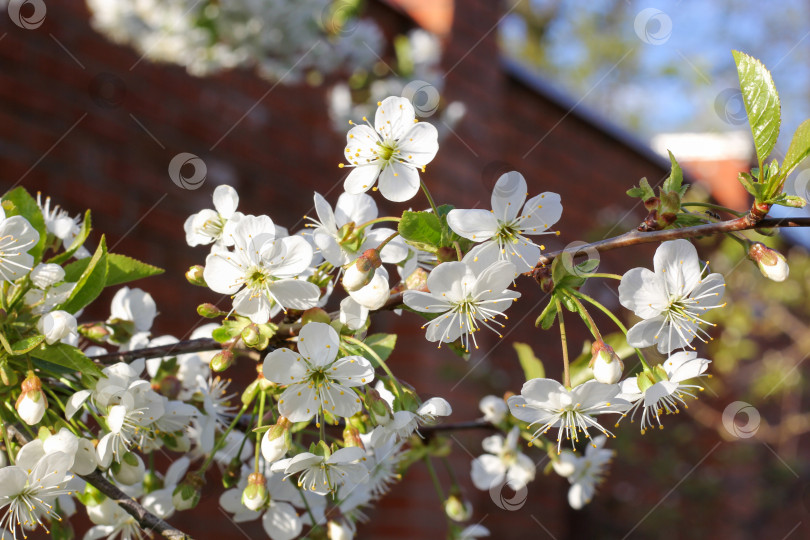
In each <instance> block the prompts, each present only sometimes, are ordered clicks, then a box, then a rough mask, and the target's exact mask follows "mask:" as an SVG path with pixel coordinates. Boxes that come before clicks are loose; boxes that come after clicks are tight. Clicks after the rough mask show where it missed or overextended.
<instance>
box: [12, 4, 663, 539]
mask: <svg viewBox="0 0 810 540" xmlns="http://www.w3.org/2000/svg"><path fill="white" fill-rule="evenodd" d="M370 11H371V13H372V15H373V16H375V17H376V18H377V19H378V20H379V21H381V23H382V24H383V26H384V27H385V28H386V31H387V32H389V33H395V32H402V31H405V30H407V29H408V28H409V27H410V25H411V22H410V21H409V19H408V18H407V17H405V16H403V15H402V14H400V13H397V12H395V11H393V10H392V9H390V8H389V7H388V6H384V5H380V4H372V5H371V6H370ZM501 16H502V11H501V6H500V4H499V3H498V2H493V1H491V0H467V1H465V2H462V3H459V5H457V6H456V9H455V15H454V20H453V21H452V30H451V32H450V34H449V36H448V37H447V41H446V50H445V54H444V58H443V66H444V68H445V69H446V70H448V74H447V77H446V87H445V92H444V93H445V95H444V96H443V97H444V98H446V99H448V100H460V101H463V102H464V103H465V104H466V105H467V107H468V112H467V115H466V117H465V118H464V120H463V121H462V122H461V124H460V125H459V126H457V128H455V133H453V134H451V135H449V136H448V138H447V139H446V140H445V141H444V143H443V144H442V147H441V149H440V152H439V155H438V157H437V159H436V160H435V161H434V163H433V164H431V165H430V166H429V167H428V170H427V174H426V175H425V176H424V178H425V179H426V180H427V182H428V183H429V184H430V186H431V189H432V191H433V193H434V196H435V197H436V198H437V199H438V200H441V201H447V202H452V203H453V204H455V205H456V206H459V207H473V206H476V205H477V206H479V207H487V208H488V205H489V194H490V189H491V186H492V185H493V184H494V181H495V179H496V178H497V174H498V173H500V172H503V171H504V170H505V168H506V167H509V168H514V169H517V170H519V171H520V172H522V173H523V174H524V176H525V177H526V179H527V181H528V183H529V186H530V187H529V190H530V192H531V194H532V195H534V194H535V193H538V192H541V191H546V190H549V191H556V192H559V193H561V194H562V199H563V205H564V207H565V212H564V213H563V218H562V221H561V223H560V225H559V228H560V229H561V230H563V231H564V235H563V236H562V237H560V238H557V239H555V238H554V237H547V239H548V241H546V242H545V243H546V245H547V246H548V247H549V248H550V249H551V248H554V247H562V246H564V245H565V244H567V243H568V242H571V241H574V240H587V239H590V238H592V236H593V233H592V231H593V230H594V229H595V228H600V227H603V226H604V224H605V222H606V220H609V219H614V220H615V219H618V218H619V217H621V215H620V214H619V215H614V214H611V208H613V207H614V206H615V205H618V204H622V205H623V206H624V207H628V204H627V200H626V199H625V197H624V195H623V193H624V190H625V189H626V188H627V187H628V186H629V185H631V184H633V183H635V182H637V180H638V178H640V177H642V176H647V177H648V178H649V179H650V180H651V182H653V183H655V182H657V181H658V180H660V179H661V177H662V176H663V175H664V174H665V171H664V169H662V168H661V166H660V163H659V162H657V161H653V160H651V159H649V158H648V157H644V156H642V155H640V154H639V153H638V152H636V151H635V150H634V148H632V147H631V146H628V145H626V144H624V143H622V142H620V141H618V140H616V138H614V137H612V136H610V135H608V134H607V133H605V132H603V131H600V130H598V129H596V128H595V127H594V126H593V125H591V124H590V123H589V122H587V121H586V120H585V119H583V118H582V117H580V116H579V115H578V112H577V111H574V113H573V114H570V111H569V110H568V109H566V108H565V107H563V106H561V105H560V104H555V103H553V102H552V101H549V100H547V99H545V98H544V97H543V96H542V95H539V94H538V93H537V92H536V91H534V90H532V89H531V88H530V87H528V86H527V85H526V84H524V83H523V82H521V81H519V80H517V79H515V78H514V77H511V76H509V75H508V74H507V72H506V71H505V70H503V69H502V68H501V66H500V63H499V55H498V48H497V42H496V38H497V31H494V26H495V25H496V23H497V21H498V20H499V19H500V17H501ZM88 20H89V15H88V13H87V10H86V7H85V6H84V4H83V2H78V1H70V2H69V1H65V0H63V1H58V2H57V1H52V2H48V13H47V17H46V20H45V22H44V24H43V25H42V26H41V27H40V28H38V29H36V30H22V29H20V28H18V27H17V26H15V25H13V24H12V23H11V22H10V21H9V20H8V19H7V18H6V17H5V16H0V35H2V36H4V37H3V38H2V39H0V161H1V162H2V169H1V170H2V174H1V175H0V187H2V188H3V191H5V190H6V189H8V188H9V187H10V186H12V185H22V186H25V187H26V188H27V189H28V190H29V191H30V192H32V193H36V192H37V191H42V192H43V194H46V195H50V196H52V197H53V198H54V199H55V201H56V202H58V203H60V204H62V205H63V206H64V207H66V208H67V209H69V210H70V212H71V213H73V214H77V213H79V212H82V211H83V210H84V209H85V208H91V209H92V211H93V218H94V228H95V232H94V234H93V235H92V236H91V243H92V244H93V245H95V243H96V242H97V241H98V238H99V232H103V233H105V234H106V235H107V242H108V245H109V246H110V247H111V248H112V247H113V246H114V250H115V251H116V252H119V253H125V254H128V255H130V256H133V257H137V258H139V259H141V260H144V261H147V262H150V263H152V264H155V265H157V266H160V267H163V268H165V269H166V274H164V275H162V276H160V277H156V278H153V279H150V280H148V281H145V282H142V283H139V284H137V286H140V287H142V288H144V289H146V290H148V291H149V292H151V293H152V294H153V295H154V296H155V297H156V299H157V301H158V306H159V310H160V316H159V317H158V319H157V321H156V332H157V333H158V334H162V333H172V334H174V335H176V336H177V337H180V338H182V337H184V336H185V335H187V333H188V332H189V329H190V328H191V327H192V325H195V324H197V323H198V322H200V321H199V320H198V317H197V316H196V314H195V311H194V308H195V306H196V304H198V303H200V302H203V301H212V300H213V299H214V298H215V296H214V295H213V294H207V293H206V292H205V291H203V290H201V289H198V288H194V287H191V286H190V285H188V284H187V283H186V282H185V279H184V278H183V272H184V271H185V270H186V269H187V268H188V266H190V265H192V264H196V263H201V262H202V261H203V259H204V255H205V250H204V249H191V248H188V247H187V246H186V245H185V242H184V235H183V230H182V225H183V221H184V220H185V218H186V217H187V216H188V215H189V214H191V213H193V212H196V211H198V210H200V209H201V208H207V207H211V200H210V197H211V192H212V190H213V188H214V186H215V185H216V184H218V183H229V184H231V185H233V186H234V187H236V188H237V190H238V192H239V194H240V197H241V202H240V206H239V209H240V210H242V211H243V212H245V213H253V214H258V213H268V214H269V215H270V216H271V217H272V218H273V219H274V220H275V221H276V222H277V223H279V224H281V225H284V226H287V227H289V228H290V229H291V230H297V229H299V228H300V227H301V224H302V221H301V220H302V216H303V215H304V214H305V213H307V212H311V197H312V192H313V191H314V190H317V191H319V192H320V193H322V194H324V195H326V197H327V198H328V199H329V200H330V201H331V202H334V201H335V200H336V199H337V196H338V194H339V192H340V190H341V185H342V175H343V171H341V170H340V169H338V168H337V163H339V162H340V161H341V160H342V148H343V144H344V140H345V139H344V136H343V135H339V134H335V133H333V132H332V130H331V128H330V127H329V122H328V117H327V113H326V109H325V102H324V89H323V88H310V87H306V86H301V87H287V86H284V85H274V84H273V83H271V82H267V81H264V80H260V79H258V78H256V77H254V76H253V75H252V74H251V73H249V72H244V71H237V72H231V73H227V74H223V75H217V76H213V77H208V78H204V79H199V78H194V77H191V76H189V75H188V74H187V73H186V72H185V71H184V69H183V68H181V67H177V66H170V65H155V64H151V63H149V62H148V61H147V60H141V59H140V58H139V55H138V54H136V53H135V52H134V51H133V50H131V49H129V48H127V47H121V46H117V45H114V44H112V43H110V42H108V41H107V40H106V39H105V38H104V37H102V36H101V35H99V34H97V33H96V32H95V31H94V30H93V29H92V28H91V27H90V26H89V23H88ZM102 83H106V88H107V89H109V88H114V89H115V91H114V92H113V93H112V94H108V95H102V94H101V93H100V92H99V91H98V87H99V86H104V84H102ZM541 139H542V142H541V143H540V144H538V145H537V146H536V148H534V150H532V151H531V152H528V151H529V150H530V149H531V148H532V147H533V146H534V145H535V144H536V143H537V142H538V141H540V140H541ZM179 152H191V153H194V154H197V155H198V156H200V157H201V158H202V159H203V160H204V161H205V162H206V164H207V167H208V179H207V181H206V184H205V185H204V186H203V187H202V188H201V189H199V190H196V191H185V190H182V189H180V188H178V187H177V186H175V185H174V184H173V183H172V182H171V180H170V179H169V177H168V174H167V167H168V164H169V161H170V160H171V158H172V157H173V156H174V155H176V154H177V153H179ZM527 152H528V154H527ZM376 198H377V199H378V201H380V203H381V204H380V206H381V207H386V206H387V205H386V204H383V202H384V201H382V200H381V199H380V198H379V197H376ZM412 204H413V205H414V206H415V207H421V206H427V204H426V202H425V201H424V200H422V199H420V198H419V197H417V198H416V199H414V201H413V202H412ZM616 207H618V206H616ZM641 218H642V214H641V210H640V209H638V208H637V209H636V211H635V213H634V214H631V216H630V218H629V219H630V222H629V223H632V222H633V221H635V222H638V221H639V220H640V219H641ZM604 232H607V228H605V229H604ZM615 232H616V231H614V234H615ZM603 260H604V266H603V268H608V269H610V268H613V269H614V270H617V271H618V270H620V269H622V268H625V267H626V266H625V264H626V261H624V263H623V264H622V265H621V266H620V265H618V264H615V261H617V260H618V261H620V260H621V259H616V258H614V257H612V256H605V258H604V259H603ZM519 288H520V290H521V291H522V292H523V294H524V299H523V301H522V302H519V303H518V304H516V305H515V307H514V308H513V309H512V310H511V312H510V313H509V315H510V318H509V323H508V326H507V331H508V332H509V335H508V339H504V340H503V341H498V339H497V337H495V336H494V335H484V336H481V337H480V340H481V341H480V342H479V343H480V345H481V348H480V350H479V351H476V352H475V353H474V354H473V357H472V359H471V360H470V361H469V362H468V363H464V362H463V361H462V360H460V359H458V358H456V357H455V356H454V355H453V354H452V353H451V352H450V351H448V350H445V349H442V350H441V351H437V350H436V349H435V347H434V346H433V345H430V344H428V343H427V342H426V341H425V340H424V338H423V331H422V330H420V328H419V326H420V323H419V320H418V319H416V318H415V317H412V316H410V315H408V314H404V315H403V316H402V317H401V318H398V317H396V316H395V315H393V314H387V315H385V316H384V317H382V318H381V320H380V321H379V323H378V325H377V327H376V328H375V329H374V330H378V331H392V330H396V331H397V332H399V333H400V346H399V348H398V350H397V352H396V353H395V355H394V357H393V359H392V364H393V369H394V371H395V372H397V373H401V374H403V376H404V378H405V380H408V381H410V382H412V383H414V385H415V386H416V387H417V388H418V390H419V391H420V393H421V394H423V395H425V396H431V395H442V396H444V397H446V398H447V399H448V400H449V401H450V402H451V404H452V405H453V407H454V415H453V419H456V420H466V419H471V418H475V417H477V416H478V415H479V413H478V410H477V399H478V397H479V396H481V395H484V393H489V392H494V393H502V392H504V391H505V390H507V389H511V390H513V391H519V388H520V384H521V383H522V381H523V379H522V374H521V373H520V370H519V368H518V367H517V362H516V358H515V356H514V353H513V352H512V349H511V346H510V345H509V342H510V341H511V340H513V339H515V340H521V341H528V342H530V343H532V344H533V345H534V346H535V348H536V350H537V351H538V354H539V355H540V357H541V358H543V359H544V360H545V361H546V365H547V367H548V369H549V371H550V372H551V373H552V374H556V373H557V372H558V371H559V370H560V367H559V365H558V364H559V362H558V360H557V359H558V358H559V351H558V349H559V342H558V341H555V337H554V335H553V333H548V334H547V335H543V336H542V337H540V335H539V333H538V331H536V330H535V329H534V327H533V325H532V324H531V323H532V322H533V320H534V317H536V314H537V311H538V309H537V308H538V306H539V302H541V301H542V300H543V295H542V294H541V293H540V291H539V289H538V288H537V287H536V286H533V284H532V283H530V282H528V280H526V281H525V282H521V283H520V284H519ZM591 294H594V295H597V296H599V297H600V298H602V299H603V300H605V301H606V302H608V303H612V304H613V305H615V303H616V300H615V298H613V296H612V295H611V294H610V293H609V292H608V291H607V290H593V291H591ZM110 297H111V295H109V294H108V295H106V298H105V300H106V299H109V298H110ZM107 313H108V312H107V303H106V302H105V301H102V302H100V304H99V307H97V308H96V309H95V310H93V311H91V312H90V313H89V315H95V316H98V317H106V315H107ZM571 320H572V321H573V318H571ZM521 323H522V325H521ZM574 337H575V338H576V337H584V334H582V332H579V333H578V334H577V333H575V336H574ZM572 343H576V339H574V340H573V341H572ZM461 379H463V384H458V386H456V385H457V383H459V381H460V380H461ZM454 438H455V439H456V442H457V447H456V449H455V452H454V454H453V456H452V458H451V463H452V465H453V467H454V469H455V471H456V474H457V475H458V476H459V478H461V479H462V480H463V482H465V495H466V496H467V497H469V498H470V499H471V500H472V502H473V503H474V506H475V509H476V514H475V517H474V518H473V519H474V521H478V520H482V521H481V523H482V524H483V525H485V526H487V527H488V528H490V530H492V531H493V537H494V538H502V539H510V538H519V537H520V538H522V537H524V536H525V535H526V534H530V535H532V536H537V537H542V536H543V534H545V533H543V532H541V531H540V529H539V527H538V525H537V523H538V522H540V523H542V524H543V526H544V527H546V528H547V529H548V530H549V531H551V532H552V533H553V534H554V536H556V537H558V538H562V537H565V536H566V534H568V531H570V524H569V520H575V519H576V518H574V514H573V513H572V512H570V511H569V510H568V509H567V506H566V505H565V491H566V489H567V484H566V482H565V481H563V480H561V479H559V478H557V477H555V476H550V477H542V476H541V475H540V474H539V473H538V476H539V477H538V480H536V481H535V482H534V483H533V484H531V485H530V489H529V493H530V494H529V499H528V501H527V503H526V506H525V507H524V509H523V510H522V511H521V512H514V513H512V512H505V511H503V510H500V509H499V508H497V507H496V506H495V505H494V504H492V502H491V500H490V497H489V494H488V493H482V492H478V491H476V490H475V489H474V488H472V486H471V485H470V484H469V481H468V480H467V478H468V476H469V466H470V459H471V458H472V456H473V455H477V454H479V453H480V451H481V450H480V441H481V438H482V434H481V433H458V434H456V435H454ZM540 457H541V456H537V458H538V459H540ZM437 465H439V474H440V475H441V476H442V477H443V478H445V479H446V478H447V475H446V473H445V471H443V470H442V467H441V464H440V463H437ZM214 484H215V480H212V481H211V482H210V483H209V486H214ZM436 503H437V501H436V495H435V493H434V492H433V489H432V487H431V484H430V481H429V479H428V477H427V473H426V471H425V468H424V466H423V465H421V464H418V465H415V466H414V467H413V468H412V470H411V472H410V473H409V476H408V477H407V479H406V481H405V482H403V484H402V485H400V486H398V487H397V488H396V489H395V490H394V491H393V492H392V493H391V494H390V495H389V496H388V497H387V498H386V499H385V501H384V503H383V504H382V505H381V507H380V508H378V509H376V510H373V511H371V512H370V516H371V519H372V523H371V524H370V525H368V526H366V527H363V528H361V531H360V535H359V536H360V538H379V539H405V538H441V537H442V536H443V534H444V531H445V527H446V525H445V520H444V517H443V515H442V513H441V511H440V510H439V508H438V506H437V504H436ZM597 504H598V503H597ZM172 521H173V523H176V524H177V525H178V526H179V527H180V528H183V529H186V530H187V531H188V532H189V533H191V534H192V535H193V536H195V537H197V538H213V537H220V536H228V537H230V536H233V535H236V534H238V533H237V531H235V530H234V526H233V525H232V524H231V523H230V522H229V521H228V520H227V519H226V518H225V516H224V514H222V513H220V511H219V510H218V509H217V503H216V496H213V495H211V496H209V497H208V498H207V499H206V500H204V501H203V503H202V504H201V506H200V510H198V511H195V512H193V513H184V514H180V515H178V516H176V517H175V518H174V519H173V520H172ZM240 527H241V528H242V530H243V532H245V533H246V534H247V535H248V536H249V537H257V538H258V537H263V536H264V533H263V531H262V530H261V529H260V526H259V525H258V523H252V524H251V523H248V524H240Z"/></svg>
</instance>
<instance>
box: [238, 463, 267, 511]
mask: <svg viewBox="0 0 810 540" xmlns="http://www.w3.org/2000/svg"><path fill="white" fill-rule="evenodd" d="M266 482H267V480H266V479H265V478H264V475H263V474H262V473H257V472H254V473H251V474H250V476H248V485H247V487H246V488H245V491H243V492H242V504H244V505H245V506H246V507H247V508H248V510H252V511H254V512H256V511H258V510H261V509H262V507H263V506H264V505H265V504H266V503H267V500H268V498H269V497H268V495H267V485H266Z"/></svg>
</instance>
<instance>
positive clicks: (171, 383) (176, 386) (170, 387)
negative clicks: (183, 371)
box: [157, 375, 183, 399]
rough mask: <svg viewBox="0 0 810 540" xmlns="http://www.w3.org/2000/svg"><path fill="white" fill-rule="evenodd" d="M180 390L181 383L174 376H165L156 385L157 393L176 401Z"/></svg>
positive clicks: (181, 387)
mask: <svg viewBox="0 0 810 540" xmlns="http://www.w3.org/2000/svg"><path fill="white" fill-rule="evenodd" d="M182 389H183V383H182V382H180V379H178V378H177V377H176V376H175V375H166V376H165V377H163V378H162V379H161V380H160V382H159V383H158V384H157V392H158V393H160V394H161V395H163V396H166V397H167V398H169V399H177V396H179V395H180V391H181V390H182Z"/></svg>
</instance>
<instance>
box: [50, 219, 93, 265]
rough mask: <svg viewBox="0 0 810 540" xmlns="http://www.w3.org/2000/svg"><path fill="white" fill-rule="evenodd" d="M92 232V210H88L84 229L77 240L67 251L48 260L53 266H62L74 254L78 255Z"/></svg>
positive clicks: (74, 240)
mask: <svg viewBox="0 0 810 540" xmlns="http://www.w3.org/2000/svg"><path fill="white" fill-rule="evenodd" d="M90 231H91V227H90V210H88V211H87V212H85V213H84V221H83V222H82V228H81V229H80V230H79V234H77V235H76V238H74V239H73V242H72V243H71V244H70V245H69V246H67V247H66V249H65V251H63V252H62V253H60V254H59V255H55V256H53V257H51V258H50V259H48V262H49V263H53V264H61V263H63V262H65V261H66V260H68V259H70V258H71V257H72V256H73V254H74V253H76V251H77V250H78V249H79V248H80V247H82V245H83V244H84V242H85V240H87V236H88V235H89V234H90Z"/></svg>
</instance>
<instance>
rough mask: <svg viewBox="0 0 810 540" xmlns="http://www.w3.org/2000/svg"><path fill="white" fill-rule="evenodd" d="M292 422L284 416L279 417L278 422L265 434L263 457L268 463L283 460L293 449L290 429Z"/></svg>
mask: <svg viewBox="0 0 810 540" xmlns="http://www.w3.org/2000/svg"><path fill="white" fill-rule="evenodd" d="M291 427H292V422H290V421H289V420H287V419H286V418H285V417H283V416H279V417H278V422H276V424H275V425H274V426H273V427H271V428H270V429H268V430H267V431H265V432H264V436H263V437H262V456H263V457H264V459H265V461H267V462H268V463H273V462H274V461H278V460H279V459H281V458H283V457H284V455H285V454H287V452H289V450H290V448H291V447H292V439H291V436H290V428H291Z"/></svg>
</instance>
